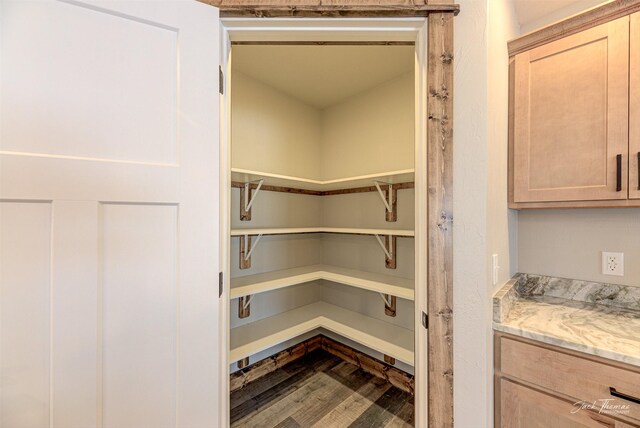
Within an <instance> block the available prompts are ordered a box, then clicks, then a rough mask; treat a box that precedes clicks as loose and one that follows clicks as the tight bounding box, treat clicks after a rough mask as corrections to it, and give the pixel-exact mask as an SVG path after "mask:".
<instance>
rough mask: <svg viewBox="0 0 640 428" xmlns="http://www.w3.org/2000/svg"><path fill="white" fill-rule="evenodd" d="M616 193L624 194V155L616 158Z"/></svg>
mask: <svg viewBox="0 0 640 428" xmlns="http://www.w3.org/2000/svg"><path fill="white" fill-rule="evenodd" d="M616 192H622V155H617V156H616Z"/></svg>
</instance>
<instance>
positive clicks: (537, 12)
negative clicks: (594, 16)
mask: <svg viewBox="0 0 640 428" xmlns="http://www.w3.org/2000/svg"><path fill="white" fill-rule="evenodd" d="M606 2H607V1H605V0H513V3H514V6H515V9H516V15H517V17H518V21H519V22H520V26H521V29H522V32H523V33H527V32H529V31H531V30H534V29H537V28H540V27H544V26H546V25H549V24H551V23H553V22H555V21H559V20H561V19H564V18H567V17H569V16H571V15H575V14H576V13H580V12H583V11H585V10H587V9H590V8H592V7H594V6H597V5H599V4H602V3H606Z"/></svg>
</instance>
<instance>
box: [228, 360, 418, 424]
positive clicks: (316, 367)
mask: <svg viewBox="0 0 640 428" xmlns="http://www.w3.org/2000/svg"><path fill="white" fill-rule="evenodd" d="M413 417H414V405H413V396H412V395H410V394H408V393H406V392H404V391H401V390H399V389H397V388H395V387H394V386H392V385H391V384H390V383H388V382H386V381H384V380H382V379H379V378H377V377H374V376H372V375H370V374H368V373H366V372H364V371H363V370H361V369H359V368H358V367H357V366H354V365H353V364H350V363H347V362H346V361H343V360H341V359H340V358H338V357H335V356H333V355H331V354H329V353H328V352H326V351H323V350H321V349H319V350H316V351H314V352H312V353H310V354H308V355H306V356H304V357H302V358H300V359H298V360H296V361H294V362H292V363H290V364H288V365H286V366H284V367H282V368H280V369H278V370H276V371H274V372H272V373H269V374H268V375H266V376H264V377H262V378H260V379H258V380H255V381H253V382H251V383H249V384H248V385H246V386H245V387H244V388H242V389H239V390H237V391H235V392H233V393H232V394H231V426H232V427H251V428H254V427H255V428H271V427H283V428H284V427H286V428H290V427H304V428H307V427H317V428H328V427H331V428H333V427H336V428H339V427H354V428H363V427H371V428H378V427H412V426H413Z"/></svg>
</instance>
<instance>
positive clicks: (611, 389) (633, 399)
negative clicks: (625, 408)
mask: <svg viewBox="0 0 640 428" xmlns="http://www.w3.org/2000/svg"><path fill="white" fill-rule="evenodd" d="M609 394H611V395H613V396H614V397H618V398H622V399H623V400H627V401H631V402H632V403H636V404H640V398H637V397H633V396H631V395H627V394H623V393H622V392H618V391H616V389H615V388H614V387H612V386H610V387H609Z"/></svg>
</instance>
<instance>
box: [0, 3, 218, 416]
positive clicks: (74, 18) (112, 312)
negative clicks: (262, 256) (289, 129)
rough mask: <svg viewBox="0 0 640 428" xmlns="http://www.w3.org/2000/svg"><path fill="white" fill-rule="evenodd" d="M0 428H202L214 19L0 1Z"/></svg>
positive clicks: (208, 395) (205, 10) (208, 403)
mask: <svg viewBox="0 0 640 428" xmlns="http://www.w3.org/2000/svg"><path fill="white" fill-rule="evenodd" d="M0 37H1V39H0V54H1V58H0V59H1V61H0V427H12V428H14V427H15V428H28V427H34V428H42V427H54V428H58V427H59V428H74V427H78V428H86V427H103V428H138V427H149V428H162V427H207V428H210V427H217V426H219V422H218V420H219V419H218V415H219V413H220V411H219V409H218V407H219V400H218V399H219V397H218V388H219V384H220V382H221V381H222V379H220V373H221V371H220V370H219V361H220V355H221V354H222V353H223V352H226V350H224V349H219V344H218V340H219V338H218V331H219V298H218V270H219V254H218V243H219V236H220V234H219V214H218V213H219V171H218V170H219V168H218V165H219V103H220V96H219V94H218V65H219V62H220V53H219V50H220V41H219V38H220V28H219V19H218V11H217V9H215V8H213V7H211V6H208V5H204V4H202V3H198V2H196V1H163V2H145V1H84V0H83V1H76V0H74V1H70V0H69V1H57V0H36V1H20V0H17V1H11V0H9V1H2V2H1V3H0Z"/></svg>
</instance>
